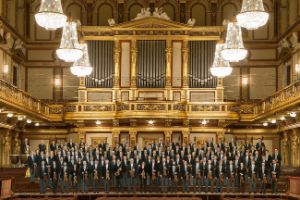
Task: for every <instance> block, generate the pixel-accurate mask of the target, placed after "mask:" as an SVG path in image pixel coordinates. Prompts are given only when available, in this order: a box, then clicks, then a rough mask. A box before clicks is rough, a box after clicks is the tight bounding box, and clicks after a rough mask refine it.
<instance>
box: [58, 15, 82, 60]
mask: <svg viewBox="0 0 300 200" xmlns="http://www.w3.org/2000/svg"><path fill="white" fill-rule="evenodd" d="M56 54H57V56H58V58H60V59H61V60H64V61H66V62H74V61H76V60H78V59H80V58H81V57H82V55H83V51H82V49H81V48H80V45H79V42H78V35H77V24H76V23H75V22H72V21H69V22H67V23H65V26H64V27H63V32H62V36H61V42H60V47H59V49H57V50H56Z"/></svg>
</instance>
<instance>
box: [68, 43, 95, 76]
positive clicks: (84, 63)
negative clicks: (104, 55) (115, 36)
mask: <svg viewBox="0 0 300 200" xmlns="http://www.w3.org/2000/svg"><path fill="white" fill-rule="evenodd" d="M80 46H81V48H82V51H83V56H82V57H81V58H80V59H79V60H77V61H75V62H74V64H73V66H72V67H71V72H72V74H74V75H76V76H78V77H85V76H88V75H90V74H91V73H92V71H93V68H92V67H91V64H90V59H89V53H88V47H87V44H86V43H83V44H80Z"/></svg>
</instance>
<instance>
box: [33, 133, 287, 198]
mask: <svg viewBox="0 0 300 200" xmlns="http://www.w3.org/2000/svg"><path fill="white" fill-rule="evenodd" d="M280 162H281V156H280V154H279V152H278V150H277V149H275V150H274V153H273V154H272V155H271V154H269V151H268V150H267V149H266V147H265V144H264V142H263V139H259V140H258V142H257V144H256V145H252V144H250V143H249V142H246V144H244V145H242V146H238V145H237V144H236V143H235V142H234V141H232V142H229V143H225V142H224V143H213V142H212V140H209V141H207V142H205V143H204V144H202V145H198V144H192V143H191V144H183V145H180V144H175V143H171V144H162V143H159V144H150V145H147V146H146V147H144V148H140V147H138V146H134V147H130V146H129V145H128V144H126V145H116V146H115V147H114V148H112V147H110V146H109V145H108V144H99V145H98V146H97V147H91V146H89V145H88V144H86V143H84V142H83V141H81V142H80V143H79V144H75V143H73V142H72V141H69V142H68V143H56V142H55V141H53V142H52V143H51V144H50V146H49V147H48V146H46V145H45V144H40V145H39V148H38V149H37V150H36V151H31V154H30V155H29V157H28V167H29V170H30V180H31V181H35V180H38V181H39V184H40V192H41V193H45V192H46V189H47V188H51V189H52V191H53V192H54V193H56V192H57V191H58V188H59V189H60V191H61V192H71V191H72V192H91V191H93V192H101V191H104V192H107V193H108V192H110V191H111V190H113V191H116V192H136V191H137V190H138V191H140V192H162V193H167V192H179V191H180V192H261V193H264V192H266V186H267V185H271V189H272V192H274V193H276V192H277V190H278V189H277V180H278V177H279V175H280Z"/></svg>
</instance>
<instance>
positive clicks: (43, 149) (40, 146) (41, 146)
mask: <svg viewBox="0 0 300 200" xmlns="http://www.w3.org/2000/svg"><path fill="white" fill-rule="evenodd" d="M39 151H40V152H44V153H45V152H46V145H45V144H44V141H43V140H42V144H39Z"/></svg>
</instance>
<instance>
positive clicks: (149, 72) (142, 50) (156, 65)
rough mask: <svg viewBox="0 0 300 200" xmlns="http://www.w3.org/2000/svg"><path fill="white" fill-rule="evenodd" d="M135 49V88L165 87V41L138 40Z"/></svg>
mask: <svg viewBox="0 0 300 200" xmlns="http://www.w3.org/2000/svg"><path fill="white" fill-rule="evenodd" d="M137 48H138V49H137V50H138V53H137V69H136V70H137V75H136V76H137V87H139V88H163V87H165V78H166V41H157V40H156V41H153V40H139V41H137Z"/></svg>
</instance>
